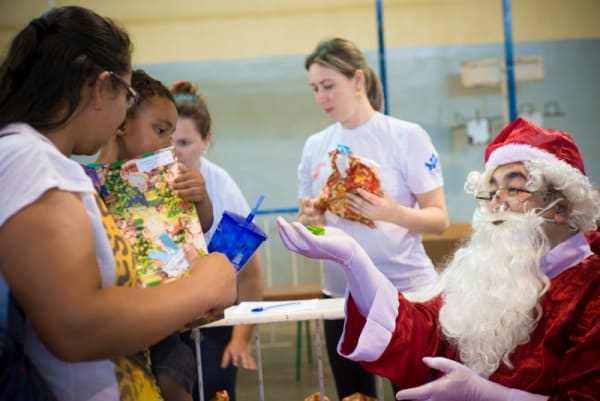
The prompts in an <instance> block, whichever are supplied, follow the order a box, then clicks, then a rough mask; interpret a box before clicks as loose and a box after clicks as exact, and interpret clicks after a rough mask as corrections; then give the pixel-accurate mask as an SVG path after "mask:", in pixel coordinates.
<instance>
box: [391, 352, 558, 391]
mask: <svg viewBox="0 0 600 401" xmlns="http://www.w3.org/2000/svg"><path fill="white" fill-rule="evenodd" d="M423 362H425V364H426V365H428V366H429V367H432V368H434V369H437V370H439V371H442V372H444V373H445V375H444V376H443V377H441V378H439V379H437V380H434V381H432V382H430V383H427V384H423V385H422V386H418V387H413V388H409V389H405V390H401V391H398V392H397V393H396V399H397V400H427V401H545V400H547V399H548V397H546V396H543V395H538V394H532V393H527V392H524V391H521V390H516V389H510V388H508V387H504V386H502V385H500V384H497V383H494V382H491V381H489V380H486V379H484V378H483V377H480V376H478V375H477V374H476V373H475V372H473V371H472V370H471V369H469V368H468V367H466V366H465V365H463V364H461V363H458V362H456V361H453V360H451V359H446V358H441V357H435V358H434V357H425V358H423Z"/></svg>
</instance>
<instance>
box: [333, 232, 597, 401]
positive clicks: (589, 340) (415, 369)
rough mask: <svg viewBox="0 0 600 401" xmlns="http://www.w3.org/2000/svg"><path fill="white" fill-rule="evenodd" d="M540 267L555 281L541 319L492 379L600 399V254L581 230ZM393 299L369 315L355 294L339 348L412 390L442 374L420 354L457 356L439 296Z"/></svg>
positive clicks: (554, 398)
mask: <svg viewBox="0 0 600 401" xmlns="http://www.w3.org/2000/svg"><path fill="white" fill-rule="evenodd" d="M542 268H543V270H544V272H545V273H546V274H547V275H548V276H549V277H550V279H551V286H550V289H549V290H548V292H546V293H545V294H544V295H543V298H542V299H541V306H542V308H543V317H542V318H541V320H540V321H539V323H538V325H537V327H536V328H535V330H534V331H533V332H532V333H531V337H530V341H529V342H528V343H527V344H524V345H521V346H518V347H517V348H516V349H515V351H514V352H513V354H512V355H511V357H510V360H511V362H512V364H513V367H512V368H510V367H507V366H505V365H501V366H500V368H498V370H497V371H496V372H494V373H493V374H492V375H491V376H490V377H489V379H490V380H491V381H493V382H496V383H499V384H502V385H504V386H507V387H509V388H516V389H521V390H525V391H528V392H531V393H536V394H542V395H547V396H549V397H550V398H549V400H551V401H559V400H560V401H562V400H565V401H566V400H569V401H575V400H578V401H579V400H582V401H583V400H585V401H598V400H600V256H598V255H594V254H592V252H591V250H590V247H589V245H588V244H587V242H586V240H585V237H584V236H583V234H577V235H575V236H573V237H571V239H569V240H568V241H565V242H563V243H562V244H560V245H558V246H557V247H555V248H553V249H552V251H551V252H550V253H548V254H547V255H546V257H545V258H544V260H543V262H542ZM383 291H385V290H383ZM395 296H396V294H390V293H387V294H385V293H382V294H378V295H377V296H376V297H375V303H374V304H373V306H372V307H371V309H370V311H369V314H368V316H367V317H366V318H365V317H363V316H361V314H360V313H359V312H358V310H357V308H356V305H355V304H354V301H353V299H352V297H351V296H350V297H349V298H348V302H347V304H346V323H345V331H344V334H343V336H342V338H341V339H340V343H339V346H338V350H339V351H340V353H341V354H342V355H344V356H346V357H348V358H350V359H353V360H356V361H358V362H360V363H361V364H362V365H363V366H364V368H365V369H367V370H369V371H371V372H373V373H376V374H378V375H381V376H384V377H388V378H390V379H391V380H392V382H394V383H395V384H396V385H398V386H399V387H401V388H407V387H413V386H417V385H420V384H423V383H426V382H428V381H431V380H432V379H434V378H436V377H438V375H439V372H438V371H435V370H432V369H430V368H429V367H428V366H426V365H425V364H424V363H423V362H422V357H423V356H443V357H447V358H451V359H455V360H459V357H458V355H457V350H456V348H455V347H454V346H452V345H451V344H449V343H448V342H447V341H446V339H445V338H444V337H443V335H442V334H441V329H440V323H439V320H438V313H439V309H440V307H441V304H442V299H441V297H439V296H438V297H437V298H434V299H432V300H430V301H427V302H424V303H413V302H410V301H408V300H406V299H405V298H404V296H402V295H401V294H398V295H397V296H398V302H390V299H393V298H394V297H395ZM390 297H391V298H390Z"/></svg>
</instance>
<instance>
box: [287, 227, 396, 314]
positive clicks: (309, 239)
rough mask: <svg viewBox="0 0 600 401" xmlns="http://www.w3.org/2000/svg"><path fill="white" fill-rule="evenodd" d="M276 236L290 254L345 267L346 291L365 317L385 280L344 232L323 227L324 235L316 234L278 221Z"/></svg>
mask: <svg viewBox="0 0 600 401" xmlns="http://www.w3.org/2000/svg"><path fill="white" fill-rule="evenodd" d="M277 226H278V230H279V236H280V237H281V241H282V242H283V244H284V245H285V246H286V248H288V249H289V250H290V251H292V252H296V253H298V254H300V255H303V256H306V257H309V258H313V259H327V260H331V261H334V262H337V263H339V264H340V265H342V266H343V267H344V273H345V274H346V279H347V280H348V289H349V290H350V293H351V294H352V297H353V298H354V302H355V303H356V306H357V308H358V310H359V312H360V313H361V314H362V315H363V316H367V315H368V312H369V310H370V308H371V305H372V304H373V299H374V298H375V295H376V293H377V289H378V288H380V287H381V286H382V285H386V284H385V283H386V282H387V283H389V281H388V280H387V278H386V277H385V276H384V275H383V274H382V273H381V272H380V271H379V270H378V269H377V268H376V267H375V265H374V264H373V262H372V261H371V259H370V258H369V256H368V255H367V253H366V252H365V250H364V249H363V248H362V247H361V246H360V244H359V243H358V242H356V240H355V239H354V238H352V237H351V236H350V235H348V234H346V233H345V232H344V231H342V230H340V229H337V228H335V227H328V226H327V227H325V232H324V234H323V235H315V234H313V233H312V232H311V231H309V230H308V229H307V228H306V227H304V226H303V225H302V224H300V223H298V222H293V223H291V224H290V223H288V222H287V221H285V220H284V219H283V218H282V217H278V218H277Z"/></svg>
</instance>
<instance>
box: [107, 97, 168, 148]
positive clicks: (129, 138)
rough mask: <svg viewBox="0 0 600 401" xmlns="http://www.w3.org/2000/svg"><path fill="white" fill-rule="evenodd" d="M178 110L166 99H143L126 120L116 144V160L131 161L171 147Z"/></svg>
mask: <svg viewBox="0 0 600 401" xmlns="http://www.w3.org/2000/svg"><path fill="white" fill-rule="evenodd" d="M176 125H177V109H176V108H175V105H174V104H173V102H171V101H170V100H169V99H167V98H165V97H160V96H152V97H150V98H147V99H144V100H143V101H142V103H141V104H140V105H139V107H138V109H137V111H136V113H135V114H134V116H133V117H131V118H128V119H127V120H126V121H125V130H124V131H125V133H124V135H123V136H121V137H120V141H119V160H123V159H130V158H132V157H136V156H139V155H141V154H144V153H148V152H154V151H156V150H158V149H161V148H164V147H167V146H170V145H171V135H172V134H173V132H174V131H175V126H176Z"/></svg>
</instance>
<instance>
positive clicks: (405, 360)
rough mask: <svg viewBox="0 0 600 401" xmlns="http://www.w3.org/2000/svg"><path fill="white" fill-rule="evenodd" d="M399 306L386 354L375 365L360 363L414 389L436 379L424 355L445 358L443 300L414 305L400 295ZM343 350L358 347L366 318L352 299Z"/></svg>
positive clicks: (401, 384) (348, 308) (348, 307)
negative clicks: (441, 324) (440, 314)
mask: <svg viewBox="0 0 600 401" xmlns="http://www.w3.org/2000/svg"><path fill="white" fill-rule="evenodd" d="M398 300H399V303H400V307H399V310H398V317H397V319H396V324H395V329H394V332H393V334H392V338H391V340H390V342H389V344H388V346H387V347H386V349H385V351H384V352H383V354H382V355H381V356H380V357H379V358H378V359H377V360H376V361H374V362H364V361H359V362H360V364H361V365H362V366H363V367H364V368H365V370H367V371H369V372H372V373H374V374H377V375H379V376H383V377H386V378H388V379H390V380H391V381H392V382H393V383H394V384H395V385H397V386H398V387H400V388H406V387H412V386H416V385H420V384H423V383H426V382H428V381H430V380H431V379H433V378H434V377H435V376H432V374H433V373H432V370H431V369H430V368H429V367H427V366H426V365H425V364H424V363H423V361H422V358H423V357H424V356H446V357H450V356H449V355H447V353H448V345H447V343H446V342H445V341H444V340H443V339H442V338H441V336H440V334H439V333H440V329H439V323H438V319H437V316H438V312H439V308H440V306H441V298H439V297H438V298H435V299H433V300H431V301H428V302H425V303H412V302H410V301H408V300H407V299H406V298H404V296H402V294H399V295H398ZM346 312H347V317H346V326H345V334H344V338H345V340H346V341H344V343H342V351H345V352H346V353H349V352H351V350H352V349H354V347H355V346H356V344H357V341H358V338H359V336H360V334H361V331H362V328H363V327H364V325H365V318H364V317H363V316H361V315H360V313H359V312H358V310H357V309H356V305H355V304H354V302H353V301H352V299H350V300H349V302H348V305H347V311H346Z"/></svg>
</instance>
